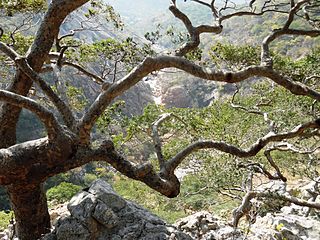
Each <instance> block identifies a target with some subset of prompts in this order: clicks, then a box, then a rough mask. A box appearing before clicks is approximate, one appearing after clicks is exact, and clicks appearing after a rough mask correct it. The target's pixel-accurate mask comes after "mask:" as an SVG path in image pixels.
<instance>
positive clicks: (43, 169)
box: [0, 0, 320, 240]
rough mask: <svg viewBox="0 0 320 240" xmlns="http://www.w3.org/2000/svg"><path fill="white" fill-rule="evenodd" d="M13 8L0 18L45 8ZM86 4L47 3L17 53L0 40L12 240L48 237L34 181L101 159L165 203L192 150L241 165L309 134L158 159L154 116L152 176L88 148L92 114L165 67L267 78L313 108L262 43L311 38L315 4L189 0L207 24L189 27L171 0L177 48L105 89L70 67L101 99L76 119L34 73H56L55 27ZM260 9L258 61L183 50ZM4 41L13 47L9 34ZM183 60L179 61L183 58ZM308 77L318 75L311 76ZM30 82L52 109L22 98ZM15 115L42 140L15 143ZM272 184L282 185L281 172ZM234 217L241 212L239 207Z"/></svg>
mask: <svg viewBox="0 0 320 240" xmlns="http://www.w3.org/2000/svg"><path fill="white" fill-rule="evenodd" d="M17 2H18V3H17V4H16V5H14V4H12V1H4V3H1V5H0V6H1V7H2V8H3V9H4V10H3V11H4V12H2V13H5V14H7V15H9V16H11V15H12V14H15V12H19V11H20V12H21V11H24V10H25V9H31V10H35V9H36V10H39V6H40V9H43V8H42V7H43V5H45V2H46V1H36V2H37V4H34V5H33V4H32V1H31V2H30V1H17ZM88 2H90V3H91V4H93V5H96V4H97V1H89V0H73V1H71V0H54V1H52V2H50V3H49V5H48V6H47V8H46V9H45V10H40V11H44V14H43V15H40V16H41V17H40V24H39V27H38V30H37V32H36V34H35V38H34V40H32V42H31V43H30V46H28V51H27V52H26V53H22V54H21V53H20V54H19V53H18V52H17V51H15V48H14V44H13V46H10V45H8V44H6V43H5V42H3V41H1V42H0V50H1V51H2V53H3V55H2V56H4V57H3V58H1V61H2V62H3V63H5V62H7V61H8V59H9V60H10V61H13V62H14V64H15V68H16V70H15V73H14V76H12V78H11V83H10V85H9V86H8V87H7V89H6V90H0V100H1V101H2V102H3V104H2V106H1V115H0V132H1V140H0V147H1V150H0V165H1V168H0V184H1V185H2V186H5V187H6V189H7V191H8V194H9V197H10V201H11V204H12V207H13V210H14V213H15V218H16V222H17V234H18V236H19V238H20V239H23V240H24V239H37V238H39V237H40V236H41V235H42V234H44V233H46V232H48V231H49V230H50V218H49V214H48V207H47V201H46V197H45V193H44V190H43V182H44V181H45V180H46V179H48V178H49V177H50V176H54V175H56V174H58V173H62V172H65V171H68V170H70V169H73V168H76V167H79V166H82V165H83V164H86V163H88V162H91V161H104V162H107V163H109V164H110V165H112V166H113V167H114V168H115V169H116V170H118V171H119V172H121V173H122V174H124V175H126V176H128V177H129V178H131V179H134V180H138V181H141V182H144V183H145V184H146V185H148V186H149V187H150V188H152V189H154V190H156V191H158V192H160V193H161V194H163V195H165V196H167V197H170V198H172V197H175V196H177V195H178V194H179V191H180V182H179V180H178V179H177V177H176V176H175V174H174V170H175V169H176V168H177V167H178V166H179V165H180V164H181V162H182V161H183V160H184V159H185V158H186V157H187V156H188V155H190V154H192V153H193V152H195V151H197V150H200V149H216V150H219V151H222V152H225V153H229V154H232V155H235V156H237V157H239V158H247V157H251V156H255V155H256V154H258V153H259V152H260V151H261V150H262V149H264V148H265V147H266V146H268V144H270V143H273V142H279V141H282V140H287V139H292V138H297V137H299V136H306V137H307V135H308V134H309V135H310V136H317V135H318V129H319V127H320V119H319V118H316V117H315V118H314V119H313V120H312V121H309V122H305V123H302V124H301V125H298V126H297V127H296V128H294V129H293V130H291V131H287V132H281V133H276V132H275V131H274V130H273V129H271V130H270V132H269V133H268V134H267V135H265V136H262V137H260V138H259V139H258V140H257V141H256V142H255V143H254V144H252V145H251V146H250V147H249V148H247V149H242V148H240V147H237V146H235V145H232V144H228V143H226V142H223V141H214V140H198V141H196V142H192V143H190V145H188V146H187V147H185V148H184V149H182V150H180V151H179V152H178V153H177V154H176V155H175V156H173V157H171V158H170V159H165V157H164V155H163V153H162V146H161V144H162V143H161V140H160V137H159V133H158V127H159V125H160V124H162V122H163V121H165V120H166V119H167V118H168V117H170V115H164V116H162V117H160V118H159V120H158V121H156V122H155V123H154V124H153V138H154V145H155V149H156V153H157V157H158V163H159V166H160V170H159V171H156V170H155V168H154V167H153V165H152V164H151V163H145V164H141V165H134V164H133V163H131V162H130V161H128V160H126V159H125V158H124V157H123V156H122V155H121V154H119V153H118V152H117V150H116V149H115V147H114V143H113V142H112V141H111V140H108V139H106V140H104V141H103V143H102V144H100V145H99V146H93V145H92V141H91V132H92V130H93V127H94V125H95V123H96V121H97V119H98V118H99V116H100V115H101V114H103V112H104V111H105V110H106V109H107V108H108V107H109V106H110V104H111V103H112V102H113V100H114V99H115V98H116V97H118V96H120V95H121V94H123V93H124V92H126V91H127V90H128V89H130V88H131V87H133V86H134V85H136V84H137V83H138V82H139V81H141V80H142V79H143V78H144V77H146V76H148V75H149V74H151V73H152V72H155V71H159V70H161V69H165V68H176V69H180V70H182V71H184V72H186V73H189V74H192V75H193V76H196V77H199V78H202V79H205V80H210V81H216V82H225V83H239V82H243V81H246V80H248V79H250V78H253V77H255V78H267V79H269V80H271V81H273V82H274V83H276V84H278V85H280V86H282V87H284V88H285V89H287V90H288V91H289V92H291V94H294V95H303V96H306V97H309V98H312V99H314V100H315V101H319V99H320V93H319V92H318V91H317V90H315V89H312V88H311V87H309V86H307V85H305V84H303V83H302V82H299V81H295V80H293V79H292V77H291V76H289V75H288V74H285V73H281V72H280V71H279V70H277V69H275V68H274V66H273V56H272V55H271V53H270V45H271V44H272V43H273V42H274V41H276V40H277V39H279V38H280V37H282V36H286V35H292V36H309V37H318V36H319V35H320V30H319V2H318V1H316V0H299V1H294V0H290V1H289V0H288V1H283V2H281V3H274V2H273V1H251V2H250V4H249V5H248V6H241V7H237V6H235V5H234V4H233V3H231V1H223V4H218V3H217V2H216V1H195V0H194V1H193V2H196V3H198V4H200V5H201V6H203V7H206V8H208V10H209V11H211V13H212V15H213V20H214V23H213V25H199V26H194V25H193V23H192V22H191V21H190V19H189V18H188V16H187V15H186V14H184V13H183V12H182V11H181V10H180V9H179V8H178V6H177V5H176V1H173V4H172V5H171V6H170V8H169V10H170V11H171V12H172V14H173V15H174V16H175V17H176V18H177V19H179V20H180V21H181V22H182V23H183V24H184V26H185V27H186V29H187V31H188V35H189V37H188V38H187V41H186V42H185V43H184V44H183V45H182V46H181V47H179V48H178V49H176V51H174V52H173V53H169V54H166V55H157V56H147V57H145V58H144V59H143V60H142V61H141V62H140V63H139V64H137V65H136V66H135V67H134V68H133V69H132V70H131V71H130V72H129V73H128V74H127V75H125V76H124V77H123V78H121V79H120V80H118V81H114V82H112V83H109V82H107V81H105V79H103V78H101V77H99V76H95V75H94V74H93V73H91V72H89V71H86V70H85V69H84V68H82V67H81V68H80V67H79V66H76V65H74V67H78V69H81V71H82V72H83V73H84V74H87V75H89V76H90V77H93V78H94V79H95V80H96V81H97V82H98V83H99V84H101V93H100V94H99V95H98V96H97V98H96V99H95V100H94V102H93V103H92V104H91V105H90V106H88V108H87V109H86V111H85V112H84V113H83V115H82V116H81V118H79V119H78V118H77V117H76V115H75V114H74V113H73V112H72V110H71V108H70V106H69V104H68V103H67V102H66V101H65V99H64V96H59V94H57V91H55V90H54V88H53V87H52V86H50V82H49V81H46V80H45V79H44V78H43V76H42V75H41V74H40V73H41V72H42V71H43V70H44V69H43V68H44V67H45V63H48V62H50V61H51V63H53V64H54V65H55V67H58V70H59V71H61V69H63V67H64V64H62V63H63V62H64V57H65V52H66V50H67V48H68V46H61V45H60V43H61V42H60V41H61V39H63V38H64V37H63V36H61V35H60V28H61V26H62V24H63V23H64V21H65V20H66V18H67V17H68V16H69V15H70V14H71V13H72V12H73V11H75V10H77V9H80V8H81V7H82V6H84V5H85V4H86V3H88ZM24 4H25V5H24ZM109 10H110V9H109ZM109 12H110V11H109ZM269 12H273V13H275V14H280V15H282V16H283V18H284V19H285V20H284V22H282V25H281V27H280V28H277V29H274V30H273V31H272V32H271V33H270V34H269V35H268V36H267V37H266V38H265V39H264V40H263V42H262V43H261V59H260V62H259V63H257V64H254V65H250V66H247V67H244V68H242V69H240V70H234V71H230V70H220V69H217V68H205V67H203V66H201V65H199V64H197V62H193V61H192V58H190V53H192V52H194V51H196V50H197V49H198V47H199V46H200V35H202V34H204V33H212V34H220V33H221V32H223V24H224V23H225V21H226V20H228V19H230V18H237V17H243V16H256V17H259V16H262V15H264V14H267V13H269ZM94 14H95V12H93V11H89V15H94ZM112 17H115V16H114V15H113V16H112ZM297 19H299V21H303V22H304V24H305V25H306V27H305V28H303V29H300V28H294V27H293V23H294V22H295V21H296V20H297ZM71 34H72V33H71ZM0 35H1V36H2V37H4V36H5V32H4V31H3V29H1V32H0ZM11 37H12V39H13V41H14V37H15V36H14V34H13V35H11ZM69 47H70V46H69ZM75 51H77V48H75ZM186 56H189V57H188V58H186ZM191 56H192V54H191ZM189 59H191V60H189ZM309 77H311V78H316V77H317V78H318V77H319V76H309ZM33 85H35V86H36V87H38V88H40V89H41V90H42V92H43V93H44V94H45V95H46V96H47V98H48V99H50V101H51V102H52V104H54V106H55V111H53V110H52V109H48V108H46V107H45V106H43V105H41V102H37V101H35V100H32V99H31V98H30V97H28V94H29V91H30V89H31V87H32V86H33ZM288 94H289V93H288ZM22 108H24V109H27V110H29V111H31V112H33V113H34V114H36V115H37V117H38V118H39V119H40V120H41V121H42V123H43V124H44V126H45V129H46V133H47V136H46V137H44V138H40V139H37V140H33V141H27V142H23V143H17V142H16V125H17V121H18V119H19V114H20V112H21V109H22ZM56 113H58V114H56ZM309 135H308V136H309ZM278 177H279V178H282V177H281V175H279V176H278ZM249 193H250V194H249ZM249 193H248V195H250V196H248V197H247V199H249V198H252V197H253V196H255V195H257V194H258V193H256V192H249ZM287 200H291V201H292V202H297V203H300V204H303V203H304V202H301V201H300V200H297V201H296V200H295V199H290V197H287ZM311 205H312V206H313V207H317V208H319V206H318V205H316V204H312V203H310V204H309V205H308V206H311ZM244 207H245V206H244ZM239 211H240V212H241V211H242V210H241V209H239Z"/></svg>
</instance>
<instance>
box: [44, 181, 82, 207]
mask: <svg viewBox="0 0 320 240" xmlns="http://www.w3.org/2000/svg"><path fill="white" fill-rule="evenodd" d="M80 189H81V187H80V186H77V185H74V184H72V183H67V182H62V183H60V184H59V185H58V186H56V187H53V188H50V189H49V190H48V191H47V198H48V200H49V201H53V200H54V201H57V202H58V203H64V202H66V201H69V200H70V199H71V198H72V197H73V196H74V195H75V194H76V193H77V192H78V191H79V190H80Z"/></svg>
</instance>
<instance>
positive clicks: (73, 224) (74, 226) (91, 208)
mask: <svg viewBox="0 0 320 240" xmlns="http://www.w3.org/2000/svg"><path fill="white" fill-rule="evenodd" d="M68 210H69V212H70V215H64V216H63V217H61V218H60V219H58V220H57V222H56V224H55V226H54V230H53V231H52V232H51V233H50V234H47V235H46V236H44V237H43V238H42V239H43V240H54V239H55V240H92V239H97V240H99V239H101V240H102V239H104V240H105V239H110V240H118V239H119V240H120V239H126V240H148V239H149V240H151V239H152V240H156V239H158V240H162V239H163V240H165V239H170V240H191V239H192V238H191V237H190V236H188V235H187V234H184V233H182V232H181V231H178V230H177V228H176V227H174V226H170V225H168V224H166V223H165V222H164V221H163V220H161V219H160V218H159V217H157V216H155V215H153V214H152V213H150V212H149V211H147V210H146V209H144V208H142V207H140V206H138V205H137V204H135V203H133V202H130V201H126V200H125V199H123V198H122V197H120V196H119V195H117V194H116V193H115V192H114V191H113V189H112V188H111V186H110V185H109V184H108V183H106V182H104V181H102V180H97V181H95V182H94V183H93V184H92V185H91V187H90V188H89V189H87V190H84V191H82V192H80V193H78V194H77V195H76V196H74V197H73V198H72V199H71V201H70V203H69V204H68Z"/></svg>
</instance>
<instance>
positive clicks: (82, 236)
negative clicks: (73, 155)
mask: <svg viewBox="0 0 320 240" xmlns="http://www.w3.org/2000/svg"><path fill="white" fill-rule="evenodd" d="M309 185H310V187H312V186H313V185H312V184H309ZM301 189H303V190H304V191H306V192H308V184H307V185H305V186H304V187H302V188H301ZM316 201H317V200H316ZM50 215H51V220H52V223H53V226H54V227H53V229H52V232H51V233H50V234H47V235H46V236H44V237H43V238H42V240H89V239H90V240H91V239H98V240H99V239H101V240H102V239H112V240H121V239H126V240H156V239H158V240H162V239H163V240H166V239H168V240H191V239H196V240H245V239H247V240H256V239H261V240H284V239H287V240H319V239H320V221H319V212H316V211H311V212H310V211H309V209H308V208H304V207H298V206H296V205H293V204H292V205H290V206H285V207H283V208H282V209H281V211H280V212H278V213H267V214H266V215H265V216H257V217H256V219H255V222H254V223H252V224H250V225H248V224H247V223H246V224H241V225H240V227H239V228H237V229H235V228H233V227H232V226H231V225H230V224H229V223H228V222H226V221H225V220H223V219H221V218H219V217H217V216H214V215H213V214H211V213H209V212H206V211H202V212H197V213H195V214H193V215H191V216H188V217H186V218H183V219H180V220H179V221H177V222H176V223H175V224H173V225H169V224H167V223H166V222H165V221H163V220H162V219H160V218H159V217H157V216H155V215H154V214H152V213H150V212H149V211H148V210H146V209H144V208H142V207H140V206H139V205H137V204H135V203H133V202H130V201H127V200H125V199H123V198H122V197H120V196H119V195H118V194H117V193H115V192H114V190H113V189H112V187H111V186H110V185H109V184H108V183H106V182H104V181H102V180H97V181H95V182H94V183H93V184H92V185H91V187H90V188H88V189H84V190H83V191H81V192H80V193H78V194H77V195H76V196H74V197H73V198H72V199H71V201H70V202H69V204H68V205H59V206H56V207H55V208H54V209H52V210H51V212H50ZM11 229H12V226H11ZM9 235H10V231H9V230H7V231H5V232H3V233H1V235H0V239H3V240H4V239H13V238H10V237H11V236H9Z"/></svg>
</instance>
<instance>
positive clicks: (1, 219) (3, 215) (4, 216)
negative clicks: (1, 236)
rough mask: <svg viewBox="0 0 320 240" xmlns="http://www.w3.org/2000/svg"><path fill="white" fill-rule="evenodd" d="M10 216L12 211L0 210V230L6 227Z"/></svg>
mask: <svg viewBox="0 0 320 240" xmlns="http://www.w3.org/2000/svg"><path fill="white" fill-rule="evenodd" d="M12 216H13V213H12V212H9V213H7V212H4V211H0V231H3V230H5V229H6V228H7V227H8V225H9V223H10V220H11V219H12Z"/></svg>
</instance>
